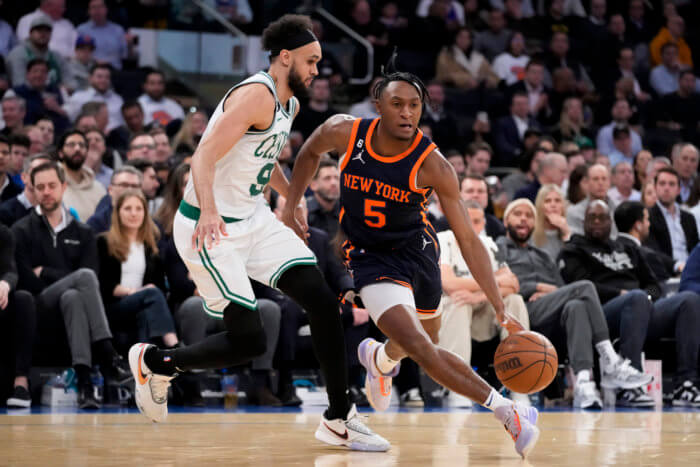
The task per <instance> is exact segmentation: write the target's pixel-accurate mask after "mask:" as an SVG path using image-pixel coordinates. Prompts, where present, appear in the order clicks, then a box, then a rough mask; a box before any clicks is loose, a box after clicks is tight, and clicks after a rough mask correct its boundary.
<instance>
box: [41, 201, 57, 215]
mask: <svg viewBox="0 0 700 467" xmlns="http://www.w3.org/2000/svg"><path fill="white" fill-rule="evenodd" d="M39 205H40V206H41V212H42V213H44V214H49V213H51V212H54V211H55V210H56V209H58V208H59V207H60V206H61V203H59V202H57V201H56V202H53V203H52V204H49V205H46V204H44V203H39Z"/></svg>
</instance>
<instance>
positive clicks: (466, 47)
mask: <svg viewBox="0 0 700 467" xmlns="http://www.w3.org/2000/svg"><path fill="white" fill-rule="evenodd" d="M473 39H474V38H473V34H472V32H471V31H470V30H469V29H467V28H464V27H462V28H459V29H458V30H457V32H456V33H455V36H454V40H453V42H452V44H451V45H449V46H445V47H444V48H443V49H442V50H441V51H440V54H439V55H438V58H437V64H436V66H435V70H436V74H435V79H437V80H438V81H440V82H441V83H444V84H447V85H453V86H456V87H458V88H462V89H474V88H476V87H478V86H479V85H481V84H483V83H485V84H486V85H487V86H489V87H496V85H497V84H498V81H499V78H498V75H496V73H494V71H493V69H492V68H491V65H490V64H489V61H488V60H486V58H485V57H484V56H483V55H482V54H481V53H480V52H477V51H476V50H474V47H473V46H474V40H473Z"/></svg>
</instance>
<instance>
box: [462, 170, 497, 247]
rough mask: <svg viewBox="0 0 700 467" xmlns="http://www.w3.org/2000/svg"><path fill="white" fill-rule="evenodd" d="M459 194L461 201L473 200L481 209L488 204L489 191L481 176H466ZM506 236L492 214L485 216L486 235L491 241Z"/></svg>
mask: <svg viewBox="0 0 700 467" xmlns="http://www.w3.org/2000/svg"><path fill="white" fill-rule="evenodd" d="M460 193H461V196H462V200H463V201H469V200H473V201H476V202H477V203H479V206H481V209H484V210H485V209H486V207H487V206H488V204H489V191H488V185H487V184H486V180H485V179H484V177H483V176H481V175H471V174H470V175H467V176H465V177H464V178H463V179H462V181H461V182H460ZM505 234H506V230H505V228H504V227H503V223H502V222H501V221H499V220H498V218H497V217H496V216H494V215H493V214H488V213H487V214H486V235H488V236H489V237H491V238H493V239H497V238H498V237H502V236H503V235H505Z"/></svg>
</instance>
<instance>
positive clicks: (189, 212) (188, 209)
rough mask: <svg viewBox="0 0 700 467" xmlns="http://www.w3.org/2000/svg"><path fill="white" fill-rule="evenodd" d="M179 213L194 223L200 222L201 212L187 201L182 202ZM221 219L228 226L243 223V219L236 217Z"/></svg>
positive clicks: (222, 217) (223, 217)
mask: <svg viewBox="0 0 700 467" xmlns="http://www.w3.org/2000/svg"><path fill="white" fill-rule="evenodd" d="M178 211H180V214H182V215H183V216H185V217H186V218H188V219H192V220H193V221H198V220H199V215H200V214H201V211H200V210H199V208H198V207H197V206H192V205H191V204H190V203H188V202H187V201H185V200H184V199H183V200H182V201H180V207H179V208H178ZM221 219H223V221H224V222H225V223H227V224H233V223H234V222H238V221H242V220H243V219H236V218H235V217H226V216H221Z"/></svg>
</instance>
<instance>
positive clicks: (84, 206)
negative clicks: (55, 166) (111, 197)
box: [58, 130, 107, 221]
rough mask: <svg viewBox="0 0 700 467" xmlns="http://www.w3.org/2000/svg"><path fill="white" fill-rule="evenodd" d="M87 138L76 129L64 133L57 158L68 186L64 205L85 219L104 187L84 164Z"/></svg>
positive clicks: (90, 212)
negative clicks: (64, 172)
mask: <svg viewBox="0 0 700 467" xmlns="http://www.w3.org/2000/svg"><path fill="white" fill-rule="evenodd" d="M86 158H87V138H86V137H85V135H84V134H83V133H81V132H80V131H77V130H73V131H69V132H67V133H65V134H64V135H63V136H62V137H61V140H60V142H59V144H58V159H59V160H60V161H61V162H62V165H63V167H64V169H65V171H66V182H68V187H67V188H66V192H65V193H64V196H63V201H64V202H65V203H66V206H68V207H71V208H73V209H75V211H76V212H77V214H78V217H79V219H82V220H83V221H85V220H87V219H88V218H89V217H90V216H92V214H93V213H94V212H95V208H97V203H99V201H100V198H102V197H103V196H104V195H105V193H106V192H107V191H106V190H105V187H104V186H102V184H101V183H99V182H98V181H97V180H96V179H95V173H94V172H93V171H92V170H90V169H89V168H88V167H86V166H85V160H86Z"/></svg>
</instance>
